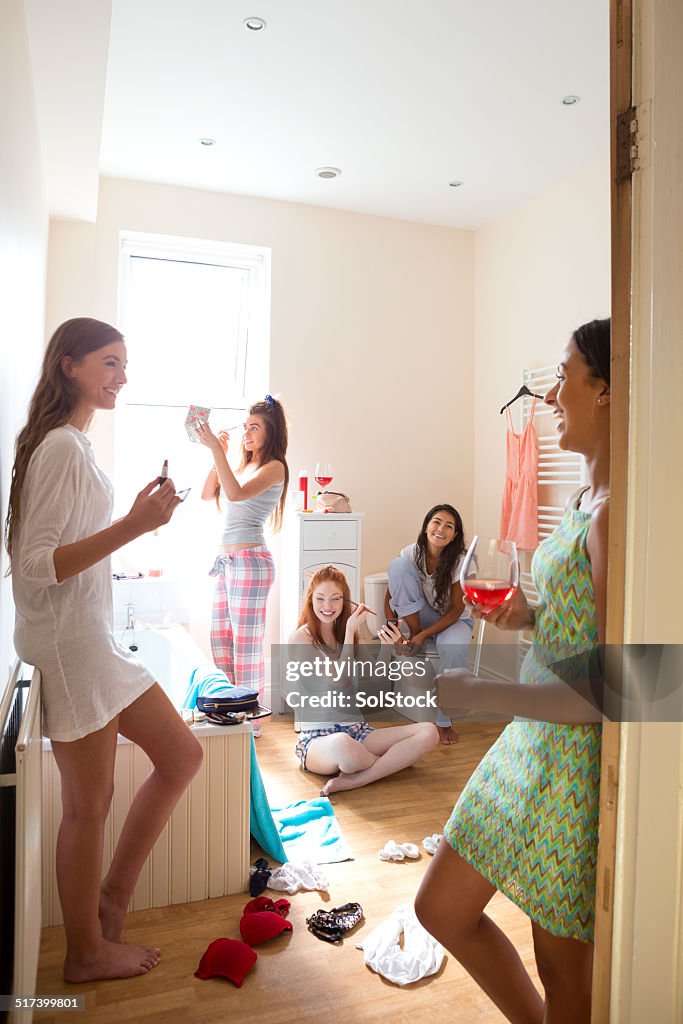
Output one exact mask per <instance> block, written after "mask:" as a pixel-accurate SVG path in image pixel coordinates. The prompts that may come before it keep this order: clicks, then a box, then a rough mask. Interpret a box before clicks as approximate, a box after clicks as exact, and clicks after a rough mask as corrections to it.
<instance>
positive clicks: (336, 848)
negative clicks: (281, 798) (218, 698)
mask: <svg viewBox="0 0 683 1024" xmlns="http://www.w3.org/2000/svg"><path fill="white" fill-rule="evenodd" d="M228 686H232V683H231V682H230V680H229V679H228V677H227V676H226V674H225V672H222V671H221V669H219V668H217V666H216V665H214V664H213V662H211V661H207V662H204V663H203V664H201V665H199V666H198V667H197V668H196V669H195V670H194V672H193V673H192V675H191V676H190V682H189V685H188V690H187V693H186V694H185V697H184V698H183V702H182V705H181V706H182V707H184V708H195V707H196V706H197V697H199V696H201V697H205V696H209V695H210V694H212V693H217V692H219V691H220V690H224V689H225V688H226V687H228ZM225 728H227V729H229V728H230V726H226V727H225ZM292 770H294V769H292ZM249 825H250V828H251V834H252V836H253V837H254V839H255V840H256V842H257V843H258V844H259V846H260V847H261V849H262V850H263V851H264V852H265V853H267V854H268V856H269V857H272V859H273V860H277V861H279V862H280V863H281V864H284V862H285V861H287V860H293V861H296V860H298V861H301V860H312V861H313V862H314V863H315V864H332V863H336V862H337V861H340V860H353V856H352V854H351V851H350V849H349V847H348V845H347V843H346V840H345V839H344V837H343V836H342V834H341V829H340V828H339V822H338V821H337V819H336V817H335V813H334V811H333V809H332V805H331V803H330V801H329V800H328V799H327V798H325V797H318V798H317V799H315V800H299V801H297V803H294V804H289V805H288V806H287V807H280V808H278V809H277V810H271V808H270V806H269V804H268V794H267V793H266V788H265V786H264V785H263V778H262V777H261V769H260V768H259V763H258V758H257V757H256V745H255V743H254V737H253V736H252V737H251V787H250V793H249Z"/></svg>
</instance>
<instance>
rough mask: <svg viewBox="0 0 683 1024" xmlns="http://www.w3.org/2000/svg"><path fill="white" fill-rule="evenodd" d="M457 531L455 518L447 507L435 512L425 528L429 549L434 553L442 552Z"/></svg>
mask: <svg viewBox="0 0 683 1024" xmlns="http://www.w3.org/2000/svg"><path fill="white" fill-rule="evenodd" d="M456 531H457V527H456V524H455V519H454V518H453V516H452V515H451V514H450V512H446V511H445V509H442V510H441V511H439V512H435V513H434V515H433V516H432V518H431V519H430V520H429V522H428V523H427V528H426V530H425V533H426V534H427V544H428V546H429V550H430V551H431V552H433V553H434V554H439V553H441V552H442V551H443V549H444V548H446V547H448V545H449V544H450V543H451V541H452V540H453V538H454V537H455V534H456Z"/></svg>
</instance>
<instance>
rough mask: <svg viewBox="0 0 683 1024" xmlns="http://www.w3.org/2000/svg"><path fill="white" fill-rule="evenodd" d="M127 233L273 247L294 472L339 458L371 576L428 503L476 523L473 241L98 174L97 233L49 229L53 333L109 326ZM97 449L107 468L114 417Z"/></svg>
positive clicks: (277, 385) (464, 235)
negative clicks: (59, 328)
mask: <svg viewBox="0 0 683 1024" xmlns="http://www.w3.org/2000/svg"><path fill="white" fill-rule="evenodd" d="M121 230H129V231H147V232H152V233H166V234H174V235H180V236H186V237H194V238H207V239H214V240H227V241H233V242H239V243H245V244H251V245H262V246H269V247H270V248H271V249H272V320H271V367H270V368H271V374H270V390H271V391H272V392H273V393H278V394H280V396H281V397H282V400H283V402H284V404H285V408H286V410H287V413H288V416H289V419H290V425H291V433H290V437H291V440H290V449H289V454H288V460H289V465H290V470H291V471H292V473H293V474H296V473H297V471H298V470H299V469H300V468H302V467H307V468H308V469H309V472H310V473H311V475H312V471H313V468H314V466H315V463H316V461H318V460H319V459H327V460H329V461H331V462H332V465H333V467H334V473H335V476H334V483H333V487H334V488H335V489H339V490H341V491H344V492H346V493H347V494H349V495H350V497H351V500H352V504H353V507H354V510H356V511H362V512H365V513H366V519H365V525H364V529H363V572H364V574H367V573H368V572H376V571H377V570H379V569H383V568H385V567H386V565H387V564H388V562H389V561H390V559H391V558H392V557H394V555H395V554H396V553H397V552H398V549H399V548H400V547H401V546H403V545H404V544H406V543H408V542H410V541H411V540H413V539H414V537H415V536H416V534H417V529H418V527H419V525H420V523H421V520H422V517H423V515H424V512H425V511H426V510H427V509H428V508H429V507H430V505H432V504H434V503H436V502H437V501H450V502H453V503H454V504H455V505H456V506H458V507H459V508H460V510H461V511H462V514H463V517H464V519H465V522H466V523H469V522H470V520H471V508H472V449H473V436H472V422H473V421H472V399H473V395H472V387H471V381H472V377H473V337H474V279H473V270H474V259H473V248H474V237H473V235H472V233H471V232H465V231H456V230H453V229H448V228H437V227H430V226H426V225H421V224H414V223H411V222H407V221H396V220H390V219H386V218H380V217H368V216H365V215H360V214H350V213H342V212H339V211H335V210H328V209H323V208H321V207H314V206H304V205H298V204H293V203H283V202H276V201H272V200H265V199H251V198H244V197H239V196H230V195H223V194H217V193H210V192H201V191H198V190H193V189H183V188H175V187H171V186H161V185H151V184H146V183H142V182H131V181H122V180H115V179H106V178H105V179H102V180H101V183H100V199H99V211H98V217H97V224H96V226H94V227H93V226H92V225H87V224H75V223H73V222H65V221H53V222H52V224H51V230H50V262H49V281H48V306H47V323H48V328H49V329H50V330H52V329H53V328H54V327H55V326H56V325H57V324H58V323H60V322H61V321H62V320H64V319H66V318H67V317H69V316H76V315H83V314H90V315H93V316H98V317H100V318H102V319H104V320H109V321H111V322H114V323H115V322H116V319H117V288H118V255H119V232H120V231H121ZM162 355H163V354H162V353H160V358H161V357H162ZM188 358H191V339H188ZM129 360H130V372H131V373H133V372H134V363H135V360H134V353H133V352H130V353H129ZM257 397H260V396H257ZM94 443H95V446H96V449H97V451H98V457H99V458H100V461H101V462H102V464H103V466H104V468H105V469H106V468H107V466H109V467H110V466H111V451H110V445H111V421H109V422H108V423H107V424H106V425H105V424H103V423H102V421H100V423H99V424H98V426H97V429H96V433H95V436H94ZM275 597H276V600H275V601H273V602H272V604H271V606H270V610H269V619H270V623H271V629H270V630H269V634H270V637H271V638H272V639H275V636H274V633H273V628H274V625H275V624H276V623H277V617H278V616H277V608H278V606H277V595H275Z"/></svg>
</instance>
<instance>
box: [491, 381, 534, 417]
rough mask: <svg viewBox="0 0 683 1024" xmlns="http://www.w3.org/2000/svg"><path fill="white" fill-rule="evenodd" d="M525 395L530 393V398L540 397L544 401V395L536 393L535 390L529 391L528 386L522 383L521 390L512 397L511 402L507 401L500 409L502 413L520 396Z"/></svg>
mask: <svg viewBox="0 0 683 1024" xmlns="http://www.w3.org/2000/svg"><path fill="white" fill-rule="evenodd" d="M525 395H528V396H529V398H540V399H541V401H543V395H535V394H534V393H533V391H529V389H528V387H527V386H526V384H522V386H521V388H520V389H519V391H518V392H517V394H516V395H515V397H514V398H511V399H510V401H509V402H506V403H505V405H504V406H503V408H502V409H501V410H500V412H501V415H502V414H503V413H504V412H505V410H506V409H507V407H508V405H512V403H513V402H516V401H517V399H518V398H523V397H524V396H525Z"/></svg>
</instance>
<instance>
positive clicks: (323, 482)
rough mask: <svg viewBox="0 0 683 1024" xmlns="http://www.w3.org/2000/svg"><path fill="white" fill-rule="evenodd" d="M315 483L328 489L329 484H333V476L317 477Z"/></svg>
mask: <svg viewBox="0 0 683 1024" xmlns="http://www.w3.org/2000/svg"><path fill="white" fill-rule="evenodd" d="M315 482H316V483H317V484H318V485H319V486H320V487H328V486H329V484H331V483H332V477H331V476H317V477H316V478H315Z"/></svg>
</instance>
